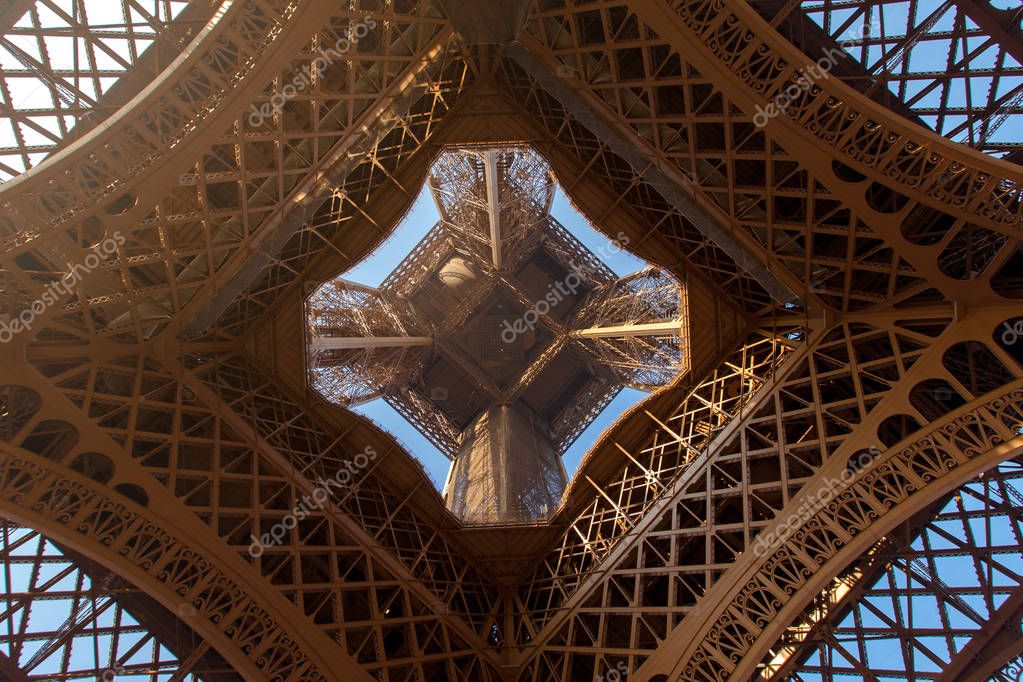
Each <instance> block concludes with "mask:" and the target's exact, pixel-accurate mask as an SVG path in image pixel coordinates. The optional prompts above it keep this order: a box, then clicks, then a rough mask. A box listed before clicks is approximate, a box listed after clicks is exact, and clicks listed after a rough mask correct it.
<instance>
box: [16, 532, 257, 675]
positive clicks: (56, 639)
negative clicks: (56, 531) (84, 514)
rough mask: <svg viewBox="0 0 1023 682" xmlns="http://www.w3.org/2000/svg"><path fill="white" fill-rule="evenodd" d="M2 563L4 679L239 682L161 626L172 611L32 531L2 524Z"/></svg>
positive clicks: (188, 639)
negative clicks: (134, 610) (164, 610)
mask: <svg viewBox="0 0 1023 682" xmlns="http://www.w3.org/2000/svg"><path fill="white" fill-rule="evenodd" d="M0 562H2V563H0V580H2V583H3V586H4V595H3V599H2V604H3V613H2V615H0V676H3V678H4V679H6V680H25V681H34V680H38V681H40V682H51V681H52V680H69V681H73V680H82V681H83V682H84V681H89V682H93V681H95V680H115V679H128V680H150V681H151V682H171V681H172V680H173V681H178V680H180V681H182V682H185V681H188V682H199V681H200V680H206V681H212V680H223V681H225V682H226V681H227V680H241V678H240V677H238V675H237V674H236V673H235V672H234V671H233V670H232V669H231V668H230V666H228V665H227V664H226V662H224V661H223V660H222V659H219V657H218V656H217V655H216V652H212V651H211V650H210V647H209V644H208V643H206V642H204V641H203V640H201V639H199V638H197V637H196V636H195V634H194V633H192V632H190V631H188V630H187V628H186V629H182V628H180V627H179V628H177V629H176V630H175V629H174V628H165V627H161V623H160V620H159V618H160V616H162V617H163V619H164V620H166V616H167V615H170V614H166V615H164V614H160V613H159V611H160V607H159V606H155V605H154V604H152V603H149V600H148V598H147V597H146V594H145V592H143V591H141V590H139V589H137V588H135V587H134V586H132V585H131V584H130V583H128V582H126V581H125V580H124V579H123V578H121V577H119V576H118V575H117V574H116V573H113V572H111V571H108V570H107V569H104V568H102V567H100V566H98V565H96V564H94V563H92V562H89V561H87V560H83V559H82V558H81V557H77V556H75V555H74V554H70V555H69V554H66V553H65V552H63V551H61V549H60V548H59V547H58V546H57V545H55V544H54V543H53V542H51V541H50V540H48V539H47V538H46V537H44V536H43V535H41V534H39V533H38V532H36V531H33V530H30V529H28V528H22V527H19V526H16V525H14V524H12V523H10V522H8V521H3V522H2V523H0ZM132 606H134V607H137V608H138V611H137V613H139V614H140V615H142V614H144V616H148V622H146V620H147V619H146V618H145V617H143V620H142V621H141V622H140V621H139V620H137V619H136V618H135V617H133V615H132V613H130V611H131V610H132V608H131V607H132ZM154 606H155V608H154ZM171 620H173V618H171ZM173 652H177V654H178V655H175V653H173ZM179 656H180V657H179Z"/></svg>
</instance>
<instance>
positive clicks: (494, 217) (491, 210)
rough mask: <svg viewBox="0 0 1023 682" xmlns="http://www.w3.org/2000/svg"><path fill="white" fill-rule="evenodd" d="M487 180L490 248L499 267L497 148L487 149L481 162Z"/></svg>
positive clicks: (499, 226) (499, 205)
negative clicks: (482, 162)
mask: <svg viewBox="0 0 1023 682" xmlns="http://www.w3.org/2000/svg"><path fill="white" fill-rule="evenodd" d="M483 170H484V173H485V174H486V180H487V214H488V216H489V218H490V250H491V253H492V254H493V261H494V267H495V268H497V269H498V270H500V269H501V203H500V192H501V188H500V186H499V185H498V182H497V150H494V149H488V150H487V154H486V158H485V160H484V164H483Z"/></svg>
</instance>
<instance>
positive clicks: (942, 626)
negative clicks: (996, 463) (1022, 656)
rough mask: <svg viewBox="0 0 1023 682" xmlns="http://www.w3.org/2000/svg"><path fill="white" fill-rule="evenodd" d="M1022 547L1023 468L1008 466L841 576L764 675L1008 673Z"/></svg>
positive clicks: (1019, 634)
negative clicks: (1006, 664)
mask: <svg viewBox="0 0 1023 682" xmlns="http://www.w3.org/2000/svg"><path fill="white" fill-rule="evenodd" d="M928 515H930V514H928ZM906 533H911V534H912V535H913V537H912V540H911V541H910V542H908V543H904V544H903V539H904V535H905V534H906ZM1021 545H1023V469H1021V466H1020V464H1019V463H1018V462H1007V463H1005V464H1003V465H1001V466H1000V467H998V468H997V469H995V470H992V471H990V472H988V473H987V474H985V475H983V476H982V477H980V478H979V479H977V480H974V481H971V482H969V483H968V484H966V485H964V486H963V487H961V488H960V489H959V490H958V491H956V492H955V494H954V495H951V496H950V497H949V498H948V499H947V500H946V501H944V502H943V503H942V504H941V505H940V506H939V508H938V509H937V510H935V512H934V513H933V517H932V518H930V519H929V520H928V521H927V522H926V523H925V524H924V525H923V527H922V528H907V529H904V531H903V532H902V533H899V534H896V535H894V536H892V537H890V538H886V539H885V540H884V541H883V542H882V544H880V545H878V546H877V547H875V548H874V549H872V550H871V551H870V552H869V553H868V554H867V556H865V557H864V558H863V560H861V561H859V562H857V564H856V565H855V566H854V567H853V569H852V571H850V573H849V574H847V575H843V576H840V577H838V578H837V579H836V580H835V583H834V586H833V587H832V588H831V589H830V590H829V591H828V592H827V593H826V594H824V595H822V596H821V597H820V598H818V599H815V600H814V602H813V604H812V605H811V607H810V611H809V612H810V613H811V614H813V620H812V621H810V623H812V625H806V623H805V622H804V625H803V627H802V628H801V627H799V626H794V627H791V628H790V629H789V630H788V632H787V633H786V636H785V637H783V639H782V640H781V641H780V642H779V646H780V647H781V648H780V649H779V650H778V651H779V656H778V658H776V659H775V660H774V661H773V665H771V664H769V667H768V668H766V669H765V671H764V673H763V674H762V675H761V679H779V680H780V679H789V680H795V681H799V682H803V681H809V680H827V681H830V680H835V679H843V678H846V677H862V678H863V679H865V680H879V679H885V680H949V679H953V678H955V677H956V676H958V675H962V674H966V673H970V674H974V675H976V674H977V673H982V672H983V671H984V670H985V669H986V671H987V675H989V676H991V679H996V680H997V679H1002V678H1001V677H999V675H998V674H997V670H998V669H999V668H1001V667H1002V664H1003V663H1004V662H1005V660H1006V658H1007V657H1009V656H1011V654H1012V652H1013V651H1014V650H1015V649H1018V648H1019V646H1020V645H1019V641H1020V639H1021V638H1023V629H1021V626H1023V551H1021ZM787 647H791V648H787ZM977 667H980V668H981V669H980V670H977V669H976V668H977Z"/></svg>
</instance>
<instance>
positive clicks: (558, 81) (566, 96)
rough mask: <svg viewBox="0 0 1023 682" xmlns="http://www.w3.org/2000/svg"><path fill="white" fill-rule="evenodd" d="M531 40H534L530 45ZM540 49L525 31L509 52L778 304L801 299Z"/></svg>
mask: <svg viewBox="0 0 1023 682" xmlns="http://www.w3.org/2000/svg"><path fill="white" fill-rule="evenodd" d="M527 44H528V45H530V47H529V49H527ZM539 49H541V48H539V47H538V46H537V45H536V44H535V41H532V40H531V39H529V38H528V37H526V36H523V38H522V40H521V41H516V42H514V43H512V44H511V45H510V46H509V47H508V54H509V55H510V56H511V57H512V58H513V59H514V60H515V62H516V63H518V65H519V66H521V67H522V68H523V69H524V70H525V71H526V73H528V74H529V75H530V76H531V77H532V78H533V79H534V80H535V81H536V82H537V83H538V84H539V85H540V87H542V88H543V89H544V90H546V91H547V93H548V94H550V95H551V96H552V97H554V98H555V99H556V100H558V102H560V103H561V105H562V106H563V107H565V110H566V111H568V112H569V113H570V114H571V115H572V116H573V117H574V118H575V119H576V120H577V121H579V123H581V124H582V125H583V126H584V127H586V128H587V129H588V130H589V131H590V132H591V133H593V134H594V135H595V136H596V137H597V138H598V139H600V140H601V141H603V142H604V144H606V145H607V147H608V148H609V149H610V150H611V151H613V152H614V153H615V154H617V155H618V156H620V157H621V158H622V159H623V160H625V162H626V163H628V164H629V166H631V167H632V170H633V172H635V173H636V175H637V176H639V177H640V178H641V179H642V180H643V181H644V182H645V183H647V184H648V185H650V186H651V187H653V188H654V189H655V190H657V192H658V193H659V194H660V195H661V196H662V197H664V199H665V200H666V201H667V202H668V203H669V204H671V205H672V207H674V208H675V210H677V211H678V212H679V213H680V214H681V215H683V216H684V217H685V218H686V219H687V220H688V221H689V222H691V223H692V224H693V225H694V226H695V227H696V228H697V229H698V230H699V231H700V232H701V233H702V234H703V235H704V236H706V237H707V238H708V239H710V240H711V241H713V242H714V243H715V244H717V245H718V247H719V248H720V249H721V250H722V251H724V252H725V253H726V254H728V256H729V257H730V258H731V259H732V260H734V261H735V263H736V265H738V266H739V267H741V268H742V269H743V270H745V271H746V272H748V273H749V274H750V276H751V277H753V278H754V279H756V280H757V282H759V283H760V285H761V286H762V287H764V290H765V291H767V293H769V294H770V295H771V297H772V298H774V299H775V300H776V301H778V302H780V303H790V302H800V303H801V299H800V297H799V296H798V295H797V294H796V293H795V289H793V288H792V287H790V286H788V285H787V284H785V283H784V282H782V280H781V279H780V278H779V277H778V275H776V274H775V273H773V272H771V271H770V270H769V269H768V268H767V266H765V265H764V264H763V263H762V262H761V261H760V260H759V259H758V257H757V255H755V254H756V253H757V252H758V251H755V250H754V245H753V244H743V243H742V237H740V236H738V235H737V234H736V233H735V231H734V230H733V229H729V227H725V226H722V225H721V221H722V219H721V218H719V217H715V216H714V215H712V214H711V213H710V211H709V210H707V209H706V208H705V207H703V206H701V205H700V204H698V203H697V202H696V201H695V200H694V199H693V197H692V196H690V195H689V193H688V192H686V191H684V190H683V189H682V187H684V186H685V185H686V184H687V183H685V182H684V181H683V180H682V178H681V172H680V171H678V170H677V169H675V170H672V169H670V168H667V167H665V168H662V167H660V166H659V165H658V164H657V162H656V161H655V159H654V158H653V157H652V156H651V154H650V152H648V151H646V150H644V149H643V148H642V147H641V146H640V145H639V144H637V140H634V139H633V140H630V139H629V138H627V137H626V136H625V135H624V134H623V133H622V132H621V131H620V130H619V129H618V128H616V127H615V126H613V125H612V124H610V123H608V122H606V121H605V120H604V119H603V118H602V117H601V115H600V114H599V113H598V112H597V110H596V109H595V107H594V106H591V105H590V103H589V102H588V101H587V100H586V99H585V98H584V97H583V96H582V95H581V94H579V93H578V92H576V91H575V89H574V88H573V87H572V86H570V85H569V84H568V81H569V79H567V78H561V77H559V76H558V75H557V74H556V73H555V72H554V70H553V69H552V68H551V66H550V65H549V64H548V63H547V62H546V61H545V60H544V59H543V57H541V56H539V55H537V54H534V53H533V52H532V51H531V50H539ZM761 251H762V249H761Z"/></svg>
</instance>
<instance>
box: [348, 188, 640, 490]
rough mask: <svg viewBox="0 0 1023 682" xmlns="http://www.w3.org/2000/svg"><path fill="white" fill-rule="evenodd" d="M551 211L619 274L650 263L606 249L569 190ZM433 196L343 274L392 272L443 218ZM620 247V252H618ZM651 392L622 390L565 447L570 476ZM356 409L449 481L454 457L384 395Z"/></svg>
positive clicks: (363, 279)
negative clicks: (608, 431)
mask: <svg viewBox="0 0 1023 682" xmlns="http://www.w3.org/2000/svg"><path fill="white" fill-rule="evenodd" d="M551 213H552V214H553V215H554V217H555V218H556V219H557V220H558V221H559V222H560V223H561V224H562V225H564V226H565V227H566V228H567V229H568V230H569V231H570V232H571V233H572V234H573V235H575V237H576V239H578V240H579V241H581V242H582V243H583V244H585V245H586V247H587V248H589V249H590V250H591V251H594V252H596V253H600V254H601V257H602V259H603V260H604V262H605V263H606V264H607V265H608V267H610V268H611V269H612V270H614V272H615V273H616V274H618V275H628V274H631V273H633V272H635V271H636V270H639V269H641V268H643V267H644V266H645V265H646V263H645V262H644V261H643V260H641V259H639V258H636V257H635V256H633V255H632V254H630V253H627V252H626V251H624V250H620V249H610V248H607V247H608V246H609V245H610V241H609V240H608V239H607V237H605V236H604V235H603V234H602V233H600V232H598V231H597V230H595V229H594V228H593V227H592V226H590V224H589V222H588V221H587V220H586V218H584V217H583V216H582V215H581V214H579V213H578V212H577V211H576V210H575V209H574V208H572V205H571V204H570V203H569V201H568V199H567V198H566V197H565V194H564V192H562V191H561V190H560V188H559V189H558V191H557V192H556V194H555V197H554V203H553V205H552V207H551ZM439 218H440V216H439V214H438V213H437V207H436V206H435V204H434V202H433V199H432V198H431V197H430V193H429V190H428V189H426V188H425V187H424V188H423V190H422V191H421V192H420V194H419V197H418V198H417V199H416V201H415V203H414V204H413V205H412V208H411V209H410V210H409V212H408V214H407V215H406V216H405V218H404V219H403V220H402V221H401V223H400V224H399V225H398V227H397V229H395V231H394V232H393V233H392V234H391V236H390V237H389V238H388V239H387V240H386V241H385V242H384V243H383V244H381V245H380V246H379V247H377V249H375V250H374V251H373V253H371V254H370V255H369V256H368V257H367V258H365V259H364V260H363V261H361V262H360V263H359V264H358V265H356V266H355V267H354V268H351V269H350V270H348V271H347V272H346V273H344V275H343V276H344V277H345V279H349V280H352V281H355V282H358V283H360V284H366V285H369V286H377V285H379V284H380V283H381V282H382V281H383V280H384V278H385V277H387V275H388V274H389V273H390V272H391V270H392V269H393V268H394V266H395V265H397V264H398V262H399V261H400V260H401V259H402V258H404V257H405V254H407V253H408V252H409V251H411V250H412V248H413V247H414V246H415V245H416V244H418V243H419V242H420V240H422V238H423V237H424V236H426V233H427V232H429V230H430V228H431V227H433V226H434V224H435V223H436V222H437V220H439ZM615 251H618V253H614V252H615ZM647 395H648V394H647V393H644V392H643V391H637V390H635V389H631V388H626V389H624V390H622V392H621V393H619V394H618V395H617V396H616V397H615V398H614V400H612V401H611V403H610V404H609V405H608V406H607V408H605V410H604V411H603V412H602V413H601V414H600V415H599V416H598V417H597V418H596V419H595V420H594V421H593V423H592V424H590V426H589V427H588V428H587V429H586V430H585V431H583V433H582V434H581V435H580V436H579V438H578V440H576V442H575V443H574V444H573V445H572V446H571V447H570V448H569V449H568V450H567V451H566V452H565V454H564V457H563V461H564V464H565V470H566V471H567V472H568V475H569V476H570V477H571V476H572V475H573V474H574V473H575V470H576V469H577V468H578V466H579V462H580V461H581V460H582V457H583V455H585V454H586V452H587V451H588V450H589V449H590V447H591V446H592V445H593V444H594V443H595V442H596V441H597V439H598V438H599V437H600V434H601V433H603V432H604V430H605V429H606V428H607V427H608V426H610V425H611V424H612V423H613V422H614V420H615V419H617V418H618V416H619V415H621V414H622V413H623V412H625V411H626V410H627V409H629V408H630V407H632V406H633V405H635V404H636V403H638V402H640V401H641V400H643V399H644V398H646V397H647ZM354 411H355V412H357V413H359V414H361V415H363V416H365V417H368V418H369V419H371V420H373V421H374V422H376V423H377V424H378V425H379V426H380V427H381V428H383V429H384V430H385V431H387V432H389V433H390V434H391V435H393V436H394V437H395V438H397V439H398V441H399V442H400V443H401V444H402V445H403V446H404V447H405V449H406V450H408V452H409V453H411V454H412V456H413V457H415V458H416V459H418V460H419V461H420V462H421V463H422V464H423V467H424V468H425V469H426V473H427V474H428V475H429V477H430V479H431V480H432V481H433V483H434V485H436V486H437V489H438V490H440V489H442V488H443V486H444V481H445V480H446V478H447V474H448V467H449V466H450V460H448V458H447V457H445V456H444V455H443V454H441V452H440V451H439V450H438V449H437V448H436V447H434V446H433V444H432V443H430V441H429V440H427V439H426V438H425V437H424V436H423V435H422V434H421V433H419V431H417V430H416V428H415V427H413V426H412V425H411V424H409V423H408V422H407V421H405V419H404V418H403V417H402V416H401V415H399V414H398V413H397V412H396V411H395V410H394V409H393V408H392V407H391V406H390V405H388V404H387V403H386V402H384V401H383V400H382V399H377V400H372V401H370V402H367V403H364V404H362V405H358V406H356V407H355V408H354Z"/></svg>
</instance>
